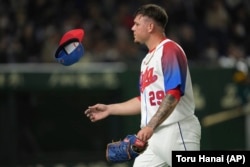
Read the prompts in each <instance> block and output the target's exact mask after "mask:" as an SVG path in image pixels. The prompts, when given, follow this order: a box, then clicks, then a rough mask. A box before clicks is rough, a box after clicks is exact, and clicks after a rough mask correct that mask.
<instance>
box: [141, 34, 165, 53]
mask: <svg viewBox="0 0 250 167" xmlns="http://www.w3.org/2000/svg"><path fill="white" fill-rule="evenodd" d="M165 39H166V36H165V34H161V35H155V36H152V37H151V38H150V39H149V40H148V42H147V43H146V45H147V47H148V50H149V51H152V50H154V49H155V48H156V47H157V46H158V45H159V44H160V43H161V42H162V41H163V40H165Z"/></svg>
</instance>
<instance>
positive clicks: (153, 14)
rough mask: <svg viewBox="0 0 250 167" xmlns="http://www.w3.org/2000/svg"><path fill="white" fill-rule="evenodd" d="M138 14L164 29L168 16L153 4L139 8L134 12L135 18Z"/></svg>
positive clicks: (162, 9) (163, 10)
mask: <svg viewBox="0 0 250 167" xmlns="http://www.w3.org/2000/svg"><path fill="white" fill-rule="evenodd" d="M139 14H141V15H143V16H148V17H150V18H152V19H153V20H155V21H156V22H157V23H158V24H159V25H160V26H161V27H162V28H164V29H165V27H166V25H167V23H168V15H167V13H166V11H165V9H164V8H162V7H161V6H158V5H155V4H147V5H143V6H141V7H139V8H138V9H137V11H136V12H135V16H136V15H139Z"/></svg>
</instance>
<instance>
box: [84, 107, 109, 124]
mask: <svg viewBox="0 0 250 167" xmlns="http://www.w3.org/2000/svg"><path fill="white" fill-rule="evenodd" d="M84 113H85V115H86V116H87V117H88V118H89V119H90V121H91V122H96V121H98V120H101V119H104V118H106V117H107V116H109V112H108V106H107V105H105V104H96V105H93V106H89V107H88V109H86V110H85V112H84Z"/></svg>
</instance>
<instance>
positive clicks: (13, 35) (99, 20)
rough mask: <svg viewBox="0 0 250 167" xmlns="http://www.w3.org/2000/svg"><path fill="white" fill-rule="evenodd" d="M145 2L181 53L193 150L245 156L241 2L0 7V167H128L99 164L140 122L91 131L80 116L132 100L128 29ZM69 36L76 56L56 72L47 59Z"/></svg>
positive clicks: (46, 0)
mask: <svg viewBox="0 0 250 167" xmlns="http://www.w3.org/2000/svg"><path fill="white" fill-rule="evenodd" d="M145 3H156V4H160V5H162V6H163V7H165V8H166V10H167V13H168V15H169V23H168V26H167V29H166V34H167V36H168V37H169V38H171V39H174V40H176V41H177V42H178V43H179V44H180V45H182V47H183V48H184V50H185V52H186V54H187V57H188V60H189V65H190V69H191V75H192V78H193V88H194V95H195V100H196V113H197V115H198V117H199V119H200V121H201V124H202V140H201V149H202V150H232V149H233V150H237V149H239V150H249V149H250V130H249V127H250V116H249V115H248V112H249V111H250V81H249V73H248V70H249V67H250V47H249V43H250V34H249V33H250V31H249V29H250V1H249V0H164V1H163V0H162V1H160V0H154V1H152V0H151V1H150V0H137V1H132V0H126V1H123V0H119V1H115V0H71V1H66V0H18V1H17V0H9V1H4V0H0V167H108V166H112V167H129V166H131V164H130V163H128V164H108V163H106V161H105V148H106V144H107V143H108V142H110V141H112V140H119V139H121V138H123V137H124V136H125V135H126V134H129V133H136V132H137V130H138V129H139V119H140V118H139V117H137V116H136V117H109V118H108V119H106V120H103V121H101V122H97V123H95V124H92V123H91V122H90V121H89V120H88V119H87V118H86V117H85V116H84V115H83V111H84V110H85V109H86V108H87V107H88V106H89V105H92V104H95V103H98V102H101V103H113V102H119V101H122V100H126V99H128V98H130V97H132V96H136V95H138V90H137V87H138V75H139V65H140V61H141V59H142V58H143V56H144V55H145V53H146V52H147V50H146V49H145V47H144V46H140V45H136V44H134V43H133V40H132V34H131V31H130V28H131V26H132V25H133V12H134V11H135V10H136V9H137V7H138V6H140V5H141V4H145ZM73 28H84V30H85V37H84V40H83V45H84V47H85V57H84V58H83V59H82V60H81V62H79V63H77V64H75V65H73V66H70V67H63V66H62V65H59V64H57V63H55V60H54V53H55V50H56V48H57V45H58V41H59V39H60V37H61V35H62V34H63V33H64V32H65V31H67V30H69V29H73ZM211 116H214V117H211Z"/></svg>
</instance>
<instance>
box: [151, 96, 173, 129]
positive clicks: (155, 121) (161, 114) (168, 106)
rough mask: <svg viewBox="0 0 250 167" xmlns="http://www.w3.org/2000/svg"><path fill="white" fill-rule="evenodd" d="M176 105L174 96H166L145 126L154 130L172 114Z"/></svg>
mask: <svg viewBox="0 0 250 167" xmlns="http://www.w3.org/2000/svg"><path fill="white" fill-rule="evenodd" d="M177 103H178V100H177V99H176V98H175V97H174V96H172V95H171V94H167V95H166V97H165V98H164V99H163V100H162V103H161V105H160V107H159V109H158V110H157V112H156V113H155V115H154V116H153V117H152V119H151V120H150V121H149V123H148V125H147V126H148V127H151V128H152V129H156V128H157V127H158V126H159V125H160V124H161V123H162V122H163V121H164V120H165V119H167V117H168V116H169V115H170V114H171V113H172V112H173V110H174V108H175V106H176V105H177Z"/></svg>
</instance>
